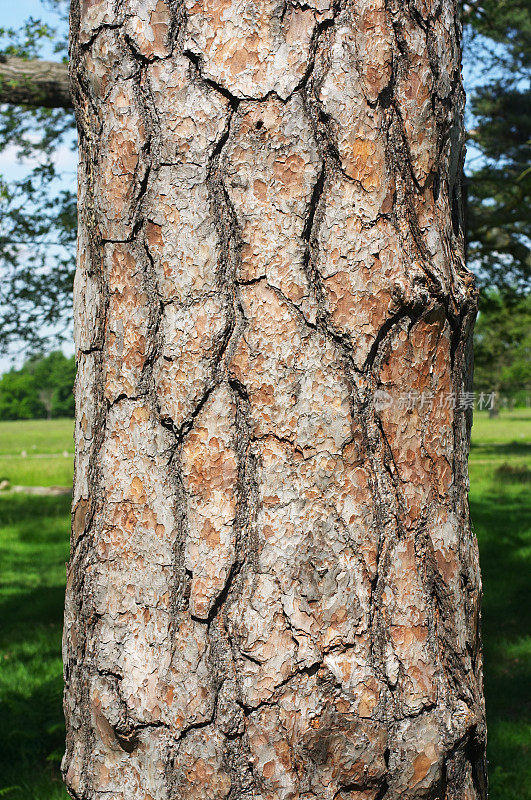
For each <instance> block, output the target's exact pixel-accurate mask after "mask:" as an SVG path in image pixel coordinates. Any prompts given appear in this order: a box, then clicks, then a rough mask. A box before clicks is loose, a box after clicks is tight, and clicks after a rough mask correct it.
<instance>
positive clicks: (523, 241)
mask: <svg viewBox="0 0 531 800" xmlns="http://www.w3.org/2000/svg"><path fill="white" fill-rule="evenodd" d="M464 17H465V22H466V35H465V61H466V60H468V61H469V62H472V60H473V61H474V62H475V63H476V64H481V65H482V75H483V80H482V82H481V83H480V84H479V85H477V86H476V87H475V89H474V90H473V91H472V92H471V94H470V96H469V115H470V117H471V119H470V123H471V125H470V131H469V137H470V142H471V150H472V153H475V157H474V158H472V159H470V160H469V164H470V166H469V168H468V176H467V187H468V239H469V246H468V259H469V264H470V267H471V268H472V270H473V271H474V272H476V274H477V276H478V281H479V285H480V286H481V287H482V288H490V289H492V288H496V289H498V291H499V292H500V293H501V294H502V295H514V294H520V295H521V294H524V293H525V292H526V291H528V290H529V278H530V275H531V249H530V244H531V238H530V231H529V220H530V219H531V167H530V156H531V89H530V78H531V13H530V9H529V4H528V3H527V1H526V0H515V2H508V0H502V2H500V0H480V1H479V2H474V3H471V4H470V5H468V6H465V14H464ZM485 302H486V303H487V304H488V302H489V301H488V299H487V298H486V300H485ZM480 303H481V306H483V298H482V299H481V300H480Z"/></svg>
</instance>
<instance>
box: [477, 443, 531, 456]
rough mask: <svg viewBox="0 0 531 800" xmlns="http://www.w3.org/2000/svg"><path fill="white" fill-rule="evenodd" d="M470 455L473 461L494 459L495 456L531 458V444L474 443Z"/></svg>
mask: <svg viewBox="0 0 531 800" xmlns="http://www.w3.org/2000/svg"><path fill="white" fill-rule="evenodd" d="M470 455H471V457H472V459H474V457H477V458H492V457H493V456H499V457H502V456H503V457H506V458H529V457H530V456H531V444H529V443H527V442H510V443H507V444H493V443H485V444H483V443H481V442H480V443H474V442H473V443H472V444H471V445H470Z"/></svg>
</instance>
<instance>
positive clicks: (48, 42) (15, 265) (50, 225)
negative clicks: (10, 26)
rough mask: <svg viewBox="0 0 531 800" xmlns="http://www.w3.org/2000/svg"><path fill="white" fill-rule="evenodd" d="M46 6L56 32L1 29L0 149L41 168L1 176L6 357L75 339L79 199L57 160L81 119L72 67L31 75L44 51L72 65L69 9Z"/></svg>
mask: <svg viewBox="0 0 531 800" xmlns="http://www.w3.org/2000/svg"><path fill="white" fill-rule="evenodd" d="M46 5H48V6H52V7H53V8H54V9H55V11H56V12H57V16H58V27H57V28H52V27H50V26H49V25H46V24H44V23H43V22H41V21H39V20H34V19H30V20H28V22H27V23H26V24H25V26H24V27H23V28H22V29H21V30H6V29H0V36H1V38H2V40H3V42H4V43H5V44H4V48H3V51H2V52H3V55H2V56H1V57H0V98H1V99H2V101H4V103H5V105H3V106H2V107H1V109H0V151H1V150H5V149H6V148H14V149H16V150H17V151H18V153H19V155H20V156H21V157H22V158H28V159H30V160H31V161H32V162H33V163H35V166H34V167H33V168H32V169H29V170H28V172H27V174H26V175H25V177H23V178H21V179H19V180H15V181H13V180H11V181H7V180H5V179H3V178H2V177H1V176H0V276H1V280H0V354H5V353H9V352H13V351H16V350H17V349H20V348H21V347H22V348H23V349H25V350H26V352H35V351H36V352H42V351H43V350H45V349H50V347H52V346H53V345H54V344H57V343H59V342H60V341H63V340H64V339H65V338H67V339H70V338H71V315H72V283H73V276H74V270H75V235H76V196H75V190H74V188H73V180H71V184H72V189H68V188H65V184H64V181H63V180H62V177H63V176H62V174H61V169H60V167H59V166H58V164H57V154H58V153H59V152H60V151H61V148H65V147H69V146H71V143H72V141H75V136H74V131H75V123H74V115H73V113H72V109H71V103H70V102H69V100H68V97H67V92H66V87H67V86H68V81H67V76H66V67H65V66H64V67H63V68H61V64H58V65H54V64H52V65H50V64H49V63H48V62H46V64H45V68H44V71H43V72H39V70H37V72H36V71H35V70H33V71H32V65H35V64H40V63H42V62H39V61H36V60H35V59H36V58H37V57H38V55H40V54H41V53H42V51H43V49H48V50H51V51H52V54H55V58H57V59H59V60H61V59H62V61H63V63H64V62H65V61H66V54H67V37H66V26H65V22H64V17H65V15H66V13H67V10H68V3H67V2H65V0H46ZM61 31H63V33H62V34H61ZM50 67H51V69H50ZM50 86H52V91H51V92H49V91H48V90H49V87H50ZM65 105H66V107H65Z"/></svg>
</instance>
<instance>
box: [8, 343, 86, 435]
mask: <svg viewBox="0 0 531 800" xmlns="http://www.w3.org/2000/svg"><path fill="white" fill-rule="evenodd" d="M75 372H76V367H75V359H74V357H73V356H72V357H71V358H66V356H64V355H63V353H61V352H60V351H56V352H52V353H50V354H49V355H48V356H44V357H43V356H34V357H32V358H30V359H28V360H27V361H26V363H25V364H24V366H23V367H22V368H21V369H20V370H15V369H12V370H11V371H10V372H6V373H5V374H4V375H3V376H2V377H1V378H0V419H35V418H39V417H48V418H49V419H50V418H52V417H73V416H74V397H73V391H72V390H73V385H74V377H75Z"/></svg>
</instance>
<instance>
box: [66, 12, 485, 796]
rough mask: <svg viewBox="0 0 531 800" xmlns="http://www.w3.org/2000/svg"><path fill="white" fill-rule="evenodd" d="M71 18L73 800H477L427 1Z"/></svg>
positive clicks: (475, 636) (443, 25) (474, 656)
mask: <svg viewBox="0 0 531 800" xmlns="http://www.w3.org/2000/svg"><path fill="white" fill-rule="evenodd" d="M116 8H117V9H118V10H114V9H115V6H114V4H112V3H110V2H109V0H82V2H80V0H74V2H73V7H72V45H71V71H72V77H73V96H74V103H75V107H76V112H77V120H78V126H79V144H80V173H79V174H80V177H79V217H80V229H79V258H78V270H77V277H76V284H75V309H76V310H75V316H76V347H77V354H78V377H77V383H76V395H77V421H76V450H77V453H76V477H75V488H74V500H73V534H72V552H71V560H70V564H69V569H68V589H67V604H66V623H65V680H66V696H65V709H66V718H67V730H68V733H67V753H66V756H65V760H64V774H65V778H66V782H67V785H68V787H69V791H70V793H71V795H72V796H73V797H75V798H83V800H89V798H90V799H92V798H112V800H163V799H165V798H168V800H170V799H171V800H181V798H182V800H184V799H185V798H186V799H187V800H189V799H190V798H192V800H193V798H196V799H197V800H206V799H207V798H209V800H221V799H222V798H228V800H237V799H238V800H240V799H242V798H248V799H249V800H250V798H254V799H255V800H287V799H288V798H289V799H292V800H295V798H299V799H300V800H332V798H336V799H337V800H382V798H386V800H391V798H444V800H478V799H479V798H485V796H486V790H485V773H484V770H485V761H484V744H485V726H484V710H483V699H482V679H481V655H480V644H479V632H478V627H479V614H480V611H479V605H480V578H479V567H478V555H477V546H476V541H475V538H474V536H473V534H472V532H471V529H470V520H469V513H468V504H467V465H466V462H467V453H468V440H469V428H470V419H468V417H467V415H468V414H469V412H465V411H463V410H460V409H459V404H458V405H457V406H456V408H455V409H454V404H453V402H452V397H451V395H452V393H454V394H459V393H462V392H463V391H467V390H469V388H470V386H469V382H470V373H471V357H470V333H471V329H472V324H473V319H474V315H475V308H476V295H475V290H474V288H473V282H472V279H471V276H470V275H469V273H468V272H467V271H466V269H465V267H464V264H463V256H462V253H463V236H462V209H461V200H460V196H461V183H460V181H461V167H462V161H463V145H462V109H463V91H462V88H461V79H460V66H459V57H460V54H459V43H458V32H459V31H458V23H457V10H456V4H455V3H454V2H451V0H440V1H439V2H437V0H415V1H414V2H413V1H412V2H411V3H410V4H409V5H407V4H405V3H400V2H398V0H387V2H385V0H357V2H355V3H354V2H347V1H346V0H340V1H338V2H336V3H335V4H334V5H332V2H331V0H310V2H304V3H302V2H297V1H296V0H288V2H285V1H284V0H267V1H266V0H257V2H255V3H244V2H237V0H223V2H221V0H219V2H218V0H210V2H207V0H183V2H182V3H179V4H176V3H173V2H172V3H168V4H166V3H165V2H163V0H142V2H141V1H140V0H127V2H123V3H121V4H118V5H117V6H116Z"/></svg>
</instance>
